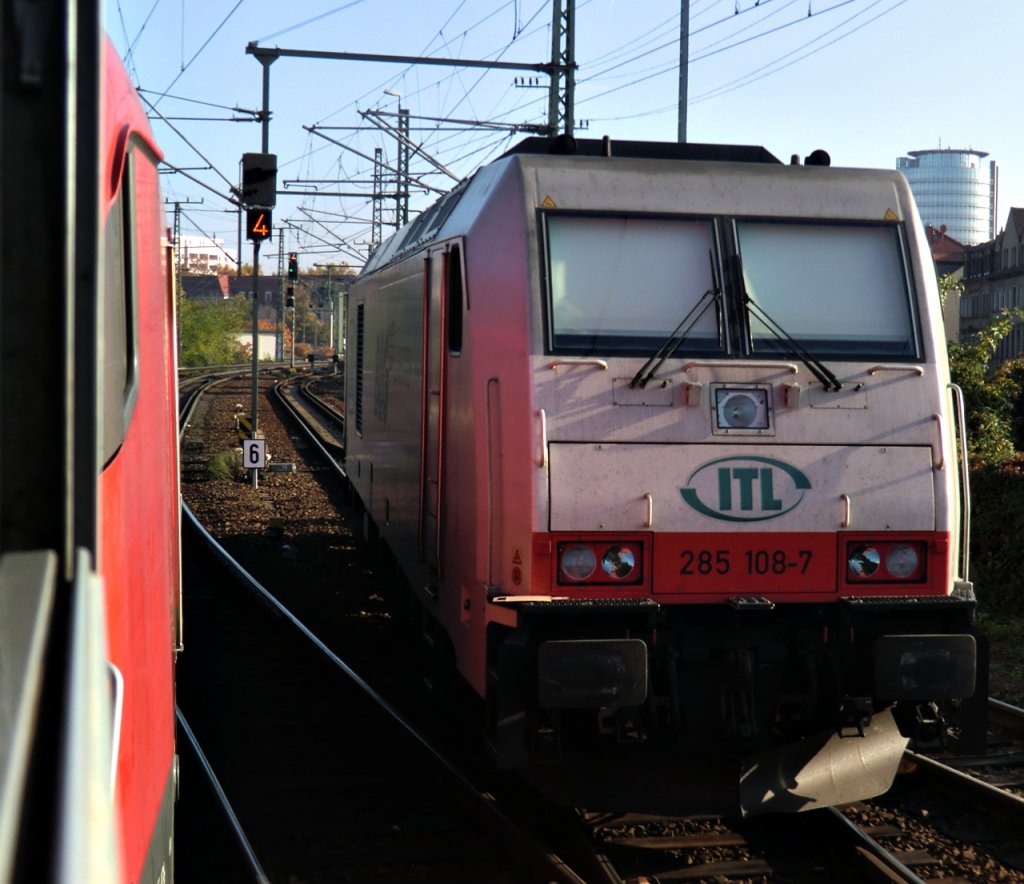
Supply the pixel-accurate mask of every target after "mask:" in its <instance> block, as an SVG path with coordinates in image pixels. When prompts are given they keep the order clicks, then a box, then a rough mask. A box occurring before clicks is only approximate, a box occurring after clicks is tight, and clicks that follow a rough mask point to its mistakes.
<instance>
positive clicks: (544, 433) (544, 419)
mask: <svg viewBox="0 0 1024 884" xmlns="http://www.w3.org/2000/svg"><path fill="white" fill-rule="evenodd" d="M537 417H539V418H540V457H538V458H537V466H539V467H541V469H543V468H544V467H546V466H547V465H548V416H547V413H546V412H545V411H544V409H543V408H542V409H540V411H538V412H537Z"/></svg>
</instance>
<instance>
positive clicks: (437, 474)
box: [419, 249, 445, 577]
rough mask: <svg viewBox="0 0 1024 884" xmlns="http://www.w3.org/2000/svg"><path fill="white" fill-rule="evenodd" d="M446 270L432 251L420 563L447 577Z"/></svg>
mask: <svg viewBox="0 0 1024 884" xmlns="http://www.w3.org/2000/svg"><path fill="white" fill-rule="evenodd" d="M444 265H445V252H444V250H443V249H431V250H430V251H429V252H428V253H427V257H426V259H425V260H424V268H423V286H424V291H423V399H422V402H423V410H422V414H423V418H422V428H421V435H420V519H419V522H420V531H419V548H420V558H421V560H422V561H424V562H425V563H426V564H427V566H428V567H429V568H430V570H431V573H432V576H434V577H440V576H441V561H442V558H443V557H442V555H441V528H442V525H443V520H442V517H441V516H442V508H443V506H444V494H443V471H444V392H445V340H444V337H445V335H444V329H445V323H444V301H445V299H444V292H443V282H444Z"/></svg>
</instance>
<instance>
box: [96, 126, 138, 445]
mask: <svg viewBox="0 0 1024 884" xmlns="http://www.w3.org/2000/svg"><path fill="white" fill-rule="evenodd" d="M126 149H127V156H126V157H125V160H124V167H123V170H122V173H121V177H120V184H119V187H118V190H117V195H116V196H115V197H114V199H113V201H112V203H111V206H110V211H109V214H108V215H107V219H106V225H105V229H104V265H103V266H104V270H103V274H104V276H103V295H102V299H101V306H100V312H101V315H100V330H101V333H102V348H103V349H102V352H103V375H102V378H103V380H102V384H103V386H102V399H103V425H102V434H103V439H102V445H103V448H102V452H101V454H102V457H103V463H104V464H106V463H108V462H109V461H110V460H111V459H112V458H113V457H114V455H115V454H116V453H117V451H118V449H119V448H120V447H121V443H122V442H123V441H124V437H125V434H126V433H127V430H128V423H129V421H130V419H131V415H132V411H133V410H134V407H135V401H136V399H137V398H138V382H137V381H138V352H137V347H138V341H137V338H138V331H137V329H136V325H137V320H136V285H135V256H134V248H135V238H134V224H133V220H134V216H135V206H134V203H133V181H134V169H135V162H136V158H135V155H134V151H133V149H132V145H131V144H129V145H128V146H127V148H126Z"/></svg>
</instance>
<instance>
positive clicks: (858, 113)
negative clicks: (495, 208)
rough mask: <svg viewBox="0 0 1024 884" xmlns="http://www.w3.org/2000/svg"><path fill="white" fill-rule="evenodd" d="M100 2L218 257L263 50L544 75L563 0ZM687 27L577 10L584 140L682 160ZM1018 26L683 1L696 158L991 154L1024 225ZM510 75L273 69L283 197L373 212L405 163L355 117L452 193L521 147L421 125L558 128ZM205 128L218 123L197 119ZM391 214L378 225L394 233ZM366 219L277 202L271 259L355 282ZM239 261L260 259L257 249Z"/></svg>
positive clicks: (245, 147)
mask: <svg viewBox="0 0 1024 884" xmlns="http://www.w3.org/2000/svg"><path fill="white" fill-rule="evenodd" d="M106 3H107V6H106V23H107V30H108V32H109V34H110V36H111V38H112V39H113V41H114V44H115V46H116V47H117V49H118V51H119V53H120V54H121V56H122V58H124V59H125V61H126V65H127V67H128V69H129V73H130V74H131V76H132V78H133V80H134V81H135V83H136V84H137V85H138V86H139V87H140V88H141V89H142V90H143V91H142V95H143V96H144V98H145V99H146V100H147V101H148V102H150V103H151V104H152V106H153V107H154V108H155V110H154V111H153V113H152V115H153V116H155V115H156V114H157V113H159V114H161V115H163V117H164V118H166V120H164V119H159V118H158V119H154V122H153V128H154V132H155V134H156V137H157V140H158V141H159V143H160V145H161V147H162V149H163V151H164V154H165V159H166V160H167V162H168V163H170V164H171V165H173V166H176V167H178V168H180V169H183V170H185V171H184V173H178V174H165V175H163V176H162V182H163V186H164V196H165V198H166V199H167V200H172V201H173V200H177V201H179V202H181V203H183V205H182V211H183V215H182V232H184V233H196V234H198V233H204V234H208V235H213V236H216V237H220V238H223V239H224V240H225V241H226V244H227V245H228V246H229V247H231V248H233V247H235V245H236V243H237V220H236V216H235V215H234V214H232V212H231V211H229V210H230V209H231V207H230V205H229V204H228V203H227V202H226V201H225V200H224V199H223V198H222V197H221V196H219V194H225V193H227V190H228V182H229V181H230V182H232V183H234V182H236V181H237V178H238V174H239V172H238V169H239V160H240V158H241V155H242V153H244V152H249V151H253V152H255V151H259V150H260V147H261V144H260V127H259V125H258V124H256V123H253V122H229V121H228V120H227V118H230V117H239V116H241V117H246V116H248V115H247V114H238V113H235V112H233V111H232V110H231V109H232V108H236V107H237V108H244V109H250V110H258V109H259V108H260V107H261V106H262V68H261V65H260V63H259V62H258V61H257V60H256V59H254V58H253V57H252V56H250V55H247V54H246V52H245V47H246V45H247V44H248V43H249V42H251V41H257V42H258V43H259V44H260V45H262V46H279V47H281V48H287V49H304V50H323V51H332V52H363V53H375V54H377V53H379V54H396V55H416V56H420V55H431V56H439V57H448V58H479V59H490V60H493V59H501V60H503V61H515V62H530V63H533V62H543V61H547V60H548V59H549V58H550V55H551V5H550V0H297V2H292V3H290V4H289V3H282V2H280V0H276V2H270V0H208V2H206V3H199V2H196V0H106ZM679 12H680V2H679V0H644V2H637V0H577V3H576V24H577V33H576V59H577V62H578V64H579V70H578V71H577V74H576V79H577V89H576V105H575V113H576V117H577V120H578V121H581V120H582V121H589V122H588V128H587V129H586V130H584V131H578V132H577V135H578V136H583V137H601V136H602V135H609V136H611V137H612V138H613V139H615V138H621V139H651V140H665V141H671V140H675V138H676V133H677V101H678V83H679V79H678V60H679V48H678V36H679ZM1022 24H1024V3H1022V2H1021V0H983V2H978V3H971V4H967V3H963V2H962V0H961V2H954V0H690V32H691V38H690V65H689V86H688V95H689V102H688V123H687V135H688V138H689V140H690V141H704V142H721V143H737V144H762V145H764V146H765V147H767V148H768V149H769V150H771V151H772V152H773V153H774V154H776V156H778V157H780V158H781V159H783V160H788V158H789V157H790V155H791V154H794V153H798V154H800V155H806V154H808V153H810V152H811V151H812V150H814V149H815V148H818V147H821V148H824V149H826V150H828V151H829V153H830V154H831V155H832V160H833V164H834V165H842V166H873V167H884V168H892V167H893V166H894V165H895V162H896V158H897V157H898V156H901V155H903V154H904V153H905V152H906V151H908V150H915V149H928V148H936V147H955V148H973V149H977V150H984V151H988V152H989V154H990V156H989V159H994V160H996V161H997V162H998V163H999V167H1000V189H999V211H998V219H997V227H998V228H1001V227H1002V226H1003V224H1004V222H1005V218H1006V213H1007V212H1008V211H1009V208H1010V207H1011V206H1024V150H1022V145H1024V137H1022V136H1024V131H1022V130H1024V122H1022V115H1021V112H1020V102H1019V95H1020V87H1019V86H1017V85H1016V83H1015V76H1014V74H1015V72H1016V68H1017V64H1016V59H1017V55H1018V52H1016V51H1015V50H1017V49H1018V47H1019V43H1020V40H1021V37H1022V35H1024V28H1022V27H1021V26H1022ZM516 76H517V74H516V73H514V72H510V71H483V70H479V69H475V68H474V69H470V68H463V69H458V68H448V67H438V66H415V67H413V66H409V65H404V64H394V63H387V64H385V63H368V62H349V61H346V62H339V61H319V60H307V59H293V58H282V59H279V60H278V61H276V62H275V63H274V64H273V65H272V66H271V68H270V81H271V88H270V98H271V101H270V106H271V110H272V114H273V119H272V122H271V126H270V151H271V152H272V153H276V154H277V155H278V166H279V175H278V178H279V186H283V184H284V182H285V181H289V182H299V181H307V182H315V183H312V184H299V183H295V184H290V185H289V187H290V188H291V189H299V188H301V189H306V190H309V189H314V188H318V189H319V190H320V191H334V190H344V191H346V192H354V193H359V194H363V193H366V194H367V195H368V194H369V192H370V190H371V185H370V180H371V163H370V162H369V161H368V160H367V159H365V158H364V157H370V156H372V155H373V153H374V149H375V148H378V147H379V148H381V149H382V150H383V155H384V156H385V158H386V159H388V160H389V161H391V162H394V157H395V141H394V139H393V137H392V136H391V135H389V134H387V133H386V132H384V131H382V130H381V129H379V128H378V127H376V126H373V125H371V119H370V118H366V117H364V116H362V115H361V114H360V112H365V111H367V110H375V109H376V110H381V111H383V112H385V113H386V114H387V113H392V114H393V113H394V112H395V111H397V109H398V106H399V103H401V106H402V107H403V108H406V109H408V110H409V111H410V113H411V114H412V115H413V120H412V123H411V126H412V127H413V129H414V131H413V137H414V139H415V140H417V141H418V142H421V143H422V144H423V147H424V150H425V151H426V152H427V153H428V154H429V155H430V156H431V157H433V158H434V159H435V160H436V161H437V163H438V164H440V165H443V166H444V167H445V168H447V169H448V170H449V171H450V172H451V173H452V174H454V175H455V176H456V177H459V176H463V175H466V174H468V173H470V172H471V171H472V170H473V169H474V168H475V167H476V166H477V165H478V164H480V163H483V162H487V161H488V160H489V159H492V158H494V157H495V156H497V155H498V154H500V153H501V152H502V151H503V150H504V149H505V148H506V147H507V146H508V145H510V144H512V143H515V141H517V140H518V139H519V138H521V137H523V136H522V135H521V134H520V135H514V134H510V133H508V132H503V131H494V130H491V131H481V130H479V129H477V130H472V131H465V130H462V131H452V130H453V129H455V128H460V127H454V126H452V125H450V124H445V123H439V122H437V121H436V120H417V119H416V117H417V116H419V117H431V118H457V119H461V120H469V119H472V120H483V121H495V122H504V123H524V122H528V123H542V122H544V121H545V120H546V115H547V90H546V88H529V87H527V88H523V87H520V86H518V85H517V84H516V82H515V79H516ZM519 76H533V75H530V74H525V73H524V74H520V75H519ZM537 76H539V77H540V80H541V84H542V85H543V86H544V87H546V83H547V79H546V77H545V76H544V75H537ZM385 90H389V92H392V93H394V92H397V93H400V97H396V96H394V95H392V94H388V93H387V92H385ZM196 117H202V118H205V119H187V118H196ZM209 118H213V119H209ZM377 119H378V120H380V121H383V122H385V123H387V122H388V121H391V120H393V117H388V116H381V117H377ZM304 127H317V133H319V134H317V133H311V132H309V131H308V130H307V129H306V128H304ZM321 127H338V128H332V129H327V128H321ZM418 127H422V130H420V131H417V129H418ZM324 136H326V137H324ZM338 142H340V144H341V145H344V147H343V146H340V145H339V144H338ZM207 166H210V167H211V168H205V167H207ZM412 169H413V171H414V173H416V174H417V175H418V176H419V177H420V180H421V181H423V182H424V184H425V185H428V186H429V187H431V188H436V189H440V190H445V189H447V188H449V187H450V186H451V185H452V183H453V180H452V178H451V177H450V176H448V175H446V174H443V173H441V172H439V171H437V169H436V168H435V167H433V166H431V165H429V164H428V163H427V162H426V161H425V160H415V159H414V161H413V163H412ZM187 176H191V177H187ZM194 179H198V181H197V180H194ZM334 181H345V182H348V183H345V184H335V183H329V182H334ZM199 182H202V184H201V183H199ZM204 185H205V186H204ZM200 200H201V201H202V202H199V201H200ZM432 200H433V196H432V195H431V192H430V191H427V190H424V191H423V192H421V193H416V194H414V196H413V198H412V202H411V206H412V209H413V210H414V211H415V209H416V208H421V207H423V206H425V205H428V204H429V203H430V202H431V201H432ZM186 202H187V203H188V204H185V203H186ZM391 212H392V210H391V208H390V207H387V208H385V215H384V220H385V222H388V221H389V220H390V219H391V217H392V214H391ZM370 217H371V201H370V200H369V199H368V196H367V197H362V196H357V197H349V198H346V199H339V198H337V197H329V196H324V195H317V196H302V197H299V196H281V197H279V198H278V207H277V209H276V211H275V213H274V221H275V225H277V226H278V227H280V226H282V225H283V224H284V222H286V221H287V222H288V225H287V233H286V235H283V236H282V235H275V238H274V240H273V241H272V242H271V243H268V244H265V245H264V246H263V249H262V256H263V257H264V259H266V257H267V256H272V255H273V254H275V253H276V252H277V250H278V248H279V247H280V244H281V243H282V242H283V244H284V246H285V248H286V249H287V250H298V251H299V252H300V254H301V256H302V257H301V259H300V262H301V264H302V265H303V266H306V265H309V264H312V263H314V262H322V263H336V262H342V261H346V262H348V263H350V264H352V265H355V266H358V264H359V263H360V261H359V258H360V256H361V255H365V253H366V243H367V240H368V239H369V232H370ZM392 229H393V228H392ZM386 232H387V228H386V229H385V234H386ZM243 259H244V260H251V247H250V246H249V245H248V244H246V245H245V246H244V247H243ZM263 263H264V264H266V260H264V262H263Z"/></svg>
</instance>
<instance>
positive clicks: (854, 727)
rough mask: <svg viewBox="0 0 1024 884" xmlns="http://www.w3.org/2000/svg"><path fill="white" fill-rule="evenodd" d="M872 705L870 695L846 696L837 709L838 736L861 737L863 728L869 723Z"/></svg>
mask: <svg viewBox="0 0 1024 884" xmlns="http://www.w3.org/2000/svg"><path fill="white" fill-rule="evenodd" d="M872 711H873V705H872V702H871V698H870V697H847V698H846V699H844V700H843V706H842V708H841V709H840V710H839V727H837V728H836V734H837V735H838V736H840V737H863V736H864V730H865V728H867V727H868V726H869V725H870V724H871V713H872Z"/></svg>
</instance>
